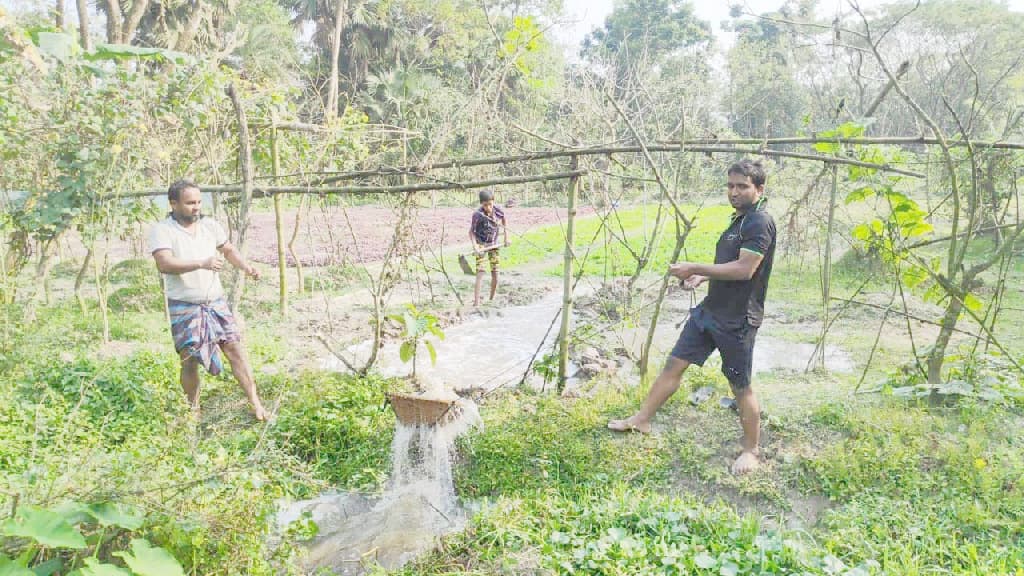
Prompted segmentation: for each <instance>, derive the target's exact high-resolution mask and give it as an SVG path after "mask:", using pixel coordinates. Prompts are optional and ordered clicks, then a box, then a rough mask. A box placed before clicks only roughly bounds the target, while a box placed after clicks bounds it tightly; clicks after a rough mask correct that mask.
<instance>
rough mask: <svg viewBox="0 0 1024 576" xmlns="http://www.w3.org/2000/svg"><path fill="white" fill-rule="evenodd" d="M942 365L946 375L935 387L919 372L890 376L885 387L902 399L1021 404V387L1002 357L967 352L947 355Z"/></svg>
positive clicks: (1023, 393)
mask: <svg viewBox="0 0 1024 576" xmlns="http://www.w3.org/2000/svg"><path fill="white" fill-rule="evenodd" d="M944 364H945V366H946V368H947V369H948V372H947V374H946V378H945V379H944V381H943V382H940V383H938V384H932V383H928V382H923V381H922V378H921V377H920V373H919V372H918V371H916V370H913V369H910V368H903V369H901V370H900V371H898V372H897V373H895V374H893V375H891V376H890V378H889V379H888V380H887V381H886V385H887V386H889V387H890V392H891V393H892V394H893V396H898V397H901V398H924V397H935V396H942V397H947V398H956V397H962V398H977V399H980V400H985V401H988V402H999V403H1007V404H1019V403H1024V386H1022V385H1021V382H1020V378H1019V377H1018V376H1017V372H1016V370H1015V369H1014V367H1013V365H1012V364H1011V363H1010V362H1009V361H1008V360H1007V359H1006V358H1003V357H1002V356H999V355H996V354H986V353H983V352H978V351H976V350H966V351H964V352H961V353H958V354H950V355H947V356H946V357H945V362H944Z"/></svg>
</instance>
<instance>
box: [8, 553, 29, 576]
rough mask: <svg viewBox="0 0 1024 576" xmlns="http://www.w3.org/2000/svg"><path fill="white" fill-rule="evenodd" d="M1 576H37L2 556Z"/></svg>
mask: <svg viewBox="0 0 1024 576" xmlns="http://www.w3.org/2000/svg"><path fill="white" fill-rule="evenodd" d="M0 576H36V575H35V572H32V571H31V570H29V569H28V568H25V567H24V566H20V565H18V564H16V563H15V562H14V560H11V559H10V558H8V557H7V556H4V555H3V554H0Z"/></svg>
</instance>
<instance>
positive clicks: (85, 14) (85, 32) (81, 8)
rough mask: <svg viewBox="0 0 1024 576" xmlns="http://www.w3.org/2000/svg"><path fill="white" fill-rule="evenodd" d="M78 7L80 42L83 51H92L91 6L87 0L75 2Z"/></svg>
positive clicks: (76, 0)
mask: <svg viewBox="0 0 1024 576" xmlns="http://www.w3.org/2000/svg"><path fill="white" fill-rule="evenodd" d="M75 2H76V4H77V5H78V40H79V42H81V43H82V50H84V51H86V52H88V51H90V50H92V39H91V38H90V37H89V5H88V3H87V2H86V0H75Z"/></svg>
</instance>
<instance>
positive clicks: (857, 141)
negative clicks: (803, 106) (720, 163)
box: [658, 136, 1024, 150]
mask: <svg viewBox="0 0 1024 576" xmlns="http://www.w3.org/2000/svg"><path fill="white" fill-rule="evenodd" d="M837 142H838V143H842V144H854V145H872V144H881V145H895V146H910V145H915V144H916V145H922V146H935V145H938V144H939V140H938V139H937V138H925V137H924V136H879V137H870V136H862V137H857V138H835V137H832V138H827V137H824V136H788V137H784V138H693V139H689V140H683V141H682V144H683V146H690V145H694V146H700V145H739V144H763V145H766V146H767V145H778V144H835V143H837ZM658 143H659V144H679V141H678V140H659V141H658ZM947 144H948V145H949V146H952V147H965V146H967V145H968V144H970V145H971V146H972V147H974V148H978V149H983V148H993V149H996V150H1024V142H997V141H982V140H977V141H976V140H969V141H968V140H949V141H948V142H947Z"/></svg>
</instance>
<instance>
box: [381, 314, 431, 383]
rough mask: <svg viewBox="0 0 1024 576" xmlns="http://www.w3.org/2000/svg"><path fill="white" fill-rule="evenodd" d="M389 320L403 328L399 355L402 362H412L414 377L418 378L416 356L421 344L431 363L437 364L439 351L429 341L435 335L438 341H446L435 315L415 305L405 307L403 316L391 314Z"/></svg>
mask: <svg viewBox="0 0 1024 576" xmlns="http://www.w3.org/2000/svg"><path fill="white" fill-rule="evenodd" d="M388 318H390V319H391V320H394V321H395V322H397V323H398V324H399V325H401V326H402V328H403V333H402V346H401V347H400V348H399V349H398V355H399V357H400V358H401V359H402V362H409V361H410V360H412V377H413V378H414V379H415V378H416V356H417V351H418V348H419V345H420V343H421V342H422V343H423V346H424V347H426V349H427V352H428V353H429V354H430V363H431V364H436V363H437V350H436V349H435V348H434V343H433V342H431V341H430V340H428V338H429V337H430V336H431V335H433V336H434V337H436V338H437V339H438V340H444V332H443V331H442V330H441V328H440V327H439V326H438V325H437V317H436V316H434V315H433V314H430V313H427V312H422V311H420V310H419V309H417V308H416V306H414V305H413V304H411V303H410V304H406V305H405V312H404V313H403V314H390V315H388Z"/></svg>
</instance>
